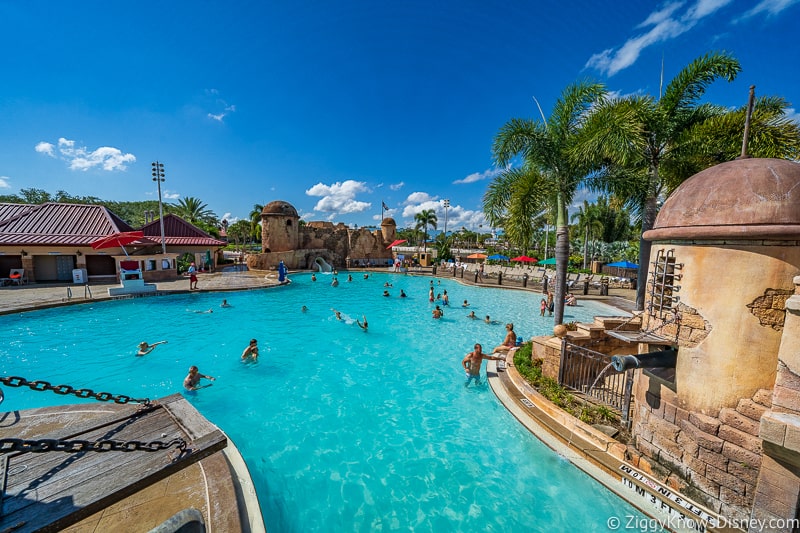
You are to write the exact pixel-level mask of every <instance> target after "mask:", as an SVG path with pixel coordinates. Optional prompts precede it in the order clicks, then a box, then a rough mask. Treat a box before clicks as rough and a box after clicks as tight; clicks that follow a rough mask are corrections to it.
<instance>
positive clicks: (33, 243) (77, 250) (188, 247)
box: [0, 202, 226, 283]
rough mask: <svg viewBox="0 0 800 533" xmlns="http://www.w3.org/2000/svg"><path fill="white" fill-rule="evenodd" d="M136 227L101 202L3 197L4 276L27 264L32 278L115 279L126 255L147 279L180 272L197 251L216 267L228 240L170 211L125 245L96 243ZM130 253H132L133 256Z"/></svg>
mask: <svg viewBox="0 0 800 533" xmlns="http://www.w3.org/2000/svg"><path fill="white" fill-rule="evenodd" d="M130 231H135V229H134V228H133V227H131V226H130V225H129V224H127V223H126V222H125V221H123V220H122V219H121V218H119V217H118V216H117V215H115V214H114V213H112V212H111V211H109V210H108V209H107V208H106V207H103V206H100V205H85V204H62V203H55V202H48V203H44V204H41V205H35V204H9V203H0V279H1V280H3V283H7V282H8V281H9V274H10V272H11V271H12V270H19V269H22V270H23V271H24V275H23V279H24V280H25V281H27V282H76V283H88V282H90V281H92V282H104V283H108V282H112V283H113V282H114V281H118V280H119V275H120V261H136V262H138V263H139V268H140V270H141V273H142V276H143V279H144V280H145V281H163V280H168V279H175V278H176V277H178V271H177V259H178V258H179V257H180V256H182V255H184V254H193V255H194V256H195V258H196V262H197V263H198V265H200V266H206V267H208V268H213V267H214V266H215V264H216V260H215V258H216V255H217V251H218V250H219V249H221V248H222V247H224V246H225V245H226V243H225V241H221V240H218V239H215V238H213V237H211V236H210V235H208V234H207V233H205V232H204V231H202V230H201V229H199V228H197V227H196V226H193V225H192V224H190V223H188V222H186V221H185V220H183V219H182V218H180V217H178V216H176V215H172V214H168V215H166V216H165V217H164V245H165V247H166V251H167V253H166V254H164V253H162V243H161V224H160V221H159V220H155V221H153V222H151V223H149V224H147V225H145V226H144V227H142V228H139V231H142V232H143V233H144V237H143V238H141V239H139V240H137V241H134V242H132V243H131V244H129V245H125V247H124V249H123V248H121V247H119V246H116V247H110V248H104V249H99V250H95V249H94V248H92V243H94V242H96V241H98V240H99V239H101V238H103V237H107V236H109V235H113V234H116V233H123V232H130ZM128 256H130V257H128Z"/></svg>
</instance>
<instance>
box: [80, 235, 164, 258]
mask: <svg viewBox="0 0 800 533" xmlns="http://www.w3.org/2000/svg"><path fill="white" fill-rule="evenodd" d="M137 241H142V242H143V243H146V244H150V243H152V244H156V243H155V242H154V241H150V239H145V238H144V232H143V231H120V232H117V233H112V234H111V235H106V236H105V237H100V238H99V239H97V240H96V241H94V242H93V243H92V249H94V250H100V249H102V248H122V251H123V252H125V255H126V256H127V255H128V251H127V250H125V245H126V244H131V243H134V242H137Z"/></svg>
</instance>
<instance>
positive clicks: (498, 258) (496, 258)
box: [487, 254, 508, 261]
mask: <svg viewBox="0 0 800 533" xmlns="http://www.w3.org/2000/svg"><path fill="white" fill-rule="evenodd" d="M487 259H491V260H493V261H508V256H507V255H501V254H494V255H490V256H489V257H487Z"/></svg>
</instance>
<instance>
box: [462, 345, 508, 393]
mask: <svg viewBox="0 0 800 533" xmlns="http://www.w3.org/2000/svg"><path fill="white" fill-rule="evenodd" d="M484 359H494V360H495V361H502V360H503V359H504V358H503V357H500V356H494V355H486V354H485V353H483V347H482V346H481V345H480V344H476V345H475V349H474V350H473V351H471V352H469V353H468V354H467V355H466V356H465V357H464V359H463V360H462V361H461V366H463V367H464V372H465V373H466V381H464V387H468V386H469V383H470V381H472V380H475V384H476V385H480V383H481V365H482V364H483V360H484Z"/></svg>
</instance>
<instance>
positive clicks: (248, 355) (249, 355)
mask: <svg viewBox="0 0 800 533" xmlns="http://www.w3.org/2000/svg"><path fill="white" fill-rule="evenodd" d="M248 359H252V360H253V361H258V341H257V340H255V339H250V344H248V345H247V348H245V349H244V351H243V352H242V361H247V360H248Z"/></svg>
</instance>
